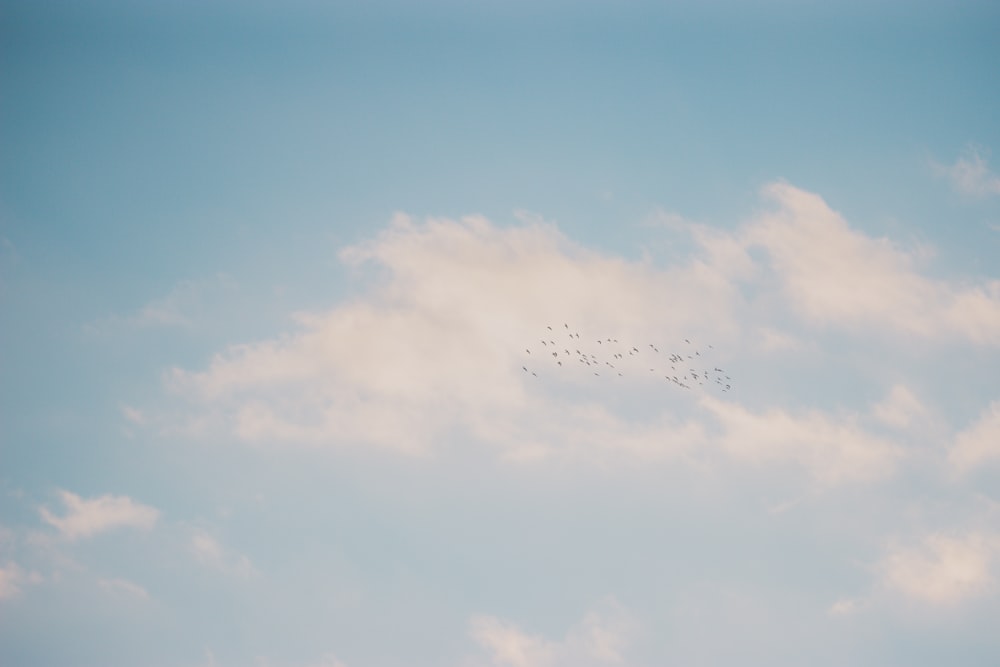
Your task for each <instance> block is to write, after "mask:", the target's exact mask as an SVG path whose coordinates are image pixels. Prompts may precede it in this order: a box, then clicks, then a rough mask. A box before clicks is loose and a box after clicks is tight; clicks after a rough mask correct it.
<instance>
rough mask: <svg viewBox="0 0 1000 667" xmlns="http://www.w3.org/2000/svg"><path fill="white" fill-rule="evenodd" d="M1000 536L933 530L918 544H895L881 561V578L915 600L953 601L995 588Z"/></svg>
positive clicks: (889, 586)
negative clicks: (931, 533) (947, 533)
mask: <svg viewBox="0 0 1000 667" xmlns="http://www.w3.org/2000/svg"><path fill="white" fill-rule="evenodd" d="M998 555H1000V536H997V535H992V534H988V533H979V532H974V533H968V534H964V535H945V534H933V535H929V536H927V537H926V538H924V539H923V540H922V541H921V542H920V543H919V544H916V545H908V546H900V545H895V546H893V547H891V548H890V549H889V552H888V554H887V556H886V557H885V559H884V560H883V562H882V564H881V573H882V582H883V584H884V585H885V586H886V587H887V588H888V589H889V590H891V591H894V592H896V593H898V594H901V595H903V596H905V597H906V598H909V599H912V600H919V601H922V602H926V603H931V604H944V605H951V604H955V603H958V602H961V601H962V600H965V599H967V598H971V597H975V596H979V595H986V594H990V593H992V592H994V591H995V586H994V584H995V578H994V575H993V570H994V564H995V561H996V560H997V557H998Z"/></svg>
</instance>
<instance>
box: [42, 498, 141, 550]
mask: <svg viewBox="0 0 1000 667" xmlns="http://www.w3.org/2000/svg"><path fill="white" fill-rule="evenodd" d="M59 498H60V500H61V501H62V503H63V505H64V506H65V509H66V513H65V514H64V515H63V516H57V515H55V514H53V513H52V512H51V511H50V510H49V509H48V508H47V507H42V508H40V509H39V513H40V514H41V516H42V519H43V520H44V521H45V522H46V523H48V524H50V525H52V526H54V527H55V528H56V530H58V531H59V534H60V535H61V536H62V537H64V538H65V539H68V540H77V539H81V538H86V537H92V536H94V535H97V534H99V533H103V532H106V531H109V530H113V529H116V528H126V527H127V528H139V529H143V530H149V529H151V528H152V527H153V525H154V524H155V523H156V520H157V519H158V518H159V516H160V512H159V510H157V509H155V508H153V507H149V506H148V505H143V504H141V503H137V502H135V501H134V500H132V499H131V498H129V497H128V496H112V495H103V496H99V497H97V498H92V499H89V500H86V499H83V498H81V497H80V496H78V495H76V494H75V493H72V492H70V491H60V492H59Z"/></svg>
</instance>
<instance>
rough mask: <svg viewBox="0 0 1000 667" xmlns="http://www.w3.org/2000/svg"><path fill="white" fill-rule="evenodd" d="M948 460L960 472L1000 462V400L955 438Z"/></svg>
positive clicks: (987, 408)
mask: <svg viewBox="0 0 1000 667" xmlns="http://www.w3.org/2000/svg"><path fill="white" fill-rule="evenodd" d="M948 459H949V461H950V462H951V464H952V466H953V467H954V468H955V470H956V471H958V472H965V471H967V470H969V469H971V468H974V467H976V466H979V465H982V464H985V463H989V462H991V461H997V460H1000V400H997V401H993V402H992V403H990V405H989V406H987V407H986V409H984V410H983V411H982V413H981V414H980V415H979V417H978V419H976V421H975V422H973V423H972V424H971V425H970V426H968V427H967V428H965V429H964V430H962V431H961V432H959V433H958V434H957V435H956V436H955V439H954V441H953V442H952V445H951V449H950V451H949V454H948Z"/></svg>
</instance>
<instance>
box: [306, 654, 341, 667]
mask: <svg viewBox="0 0 1000 667" xmlns="http://www.w3.org/2000/svg"><path fill="white" fill-rule="evenodd" d="M308 667H347V663H345V662H344V661H343V660H339V659H337V656H335V655H334V654H333V653H328V654H326V655H325V656H323V657H322V658H321V659H320V661H319V662H312V663H309V665H308Z"/></svg>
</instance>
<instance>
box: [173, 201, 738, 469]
mask: <svg viewBox="0 0 1000 667" xmlns="http://www.w3.org/2000/svg"><path fill="white" fill-rule="evenodd" d="M343 258H344V259H345V261H347V262H348V263H349V264H351V265H352V266H357V267H360V266H361V265H362V264H366V263H367V264H375V265H376V266H377V267H378V268H380V269H382V270H384V271H385V274H384V275H383V277H382V278H383V279H382V281H381V282H380V283H379V285H378V287H377V288H376V289H375V290H374V292H373V293H371V294H369V295H367V298H366V299H364V300H358V301H355V302H353V303H349V304H346V305H344V306H341V307H339V308H336V309H334V310H333V311H331V312H328V313H324V314H316V315H300V316H299V318H298V322H299V324H300V327H301V328H300V330H299V331H298V332H297V333H295V334H292V335H290V336H287V337H283V338H280V339H275V340H269V341H263V342H259V343H253V344H248V345H239V346H233V347H231V348H230V349H228V350H227V351H225V352H224V353H222V354H219V355H217V356H216V357H215V358H214V359H213V360H212V362H211V364H210V365H209V367H208V369H206V370H205V371H202V372H188V371H182V370H179V369H175V370H174V371H173V373H172V374H171V376H170V381H171V383H172V385H173V386H174V387H176V388H177V389H178V390H179V391H180V392H183V393H184V394H186V395H188V396H193V397H195V398H196V399H200V401H201V402H202V403H203V404H204V405H205V406H207V407H208V408H209V410H208V414H211V415H214V416H215V418H216V420H217V421H221V422H222V423H223V424H224V425H225V428H226V429H227V430H230V431H231V432H233V433H235V434H236V435H237V436H238V437H239V438H241V439H243V440H246V441H249V442H254V441H257V442H261V441H263V442H267V441H272V442H275V441H277V442H283V441H291V442H306V443H315V444H325V443H330V442H331V441H334V442H361V443H372V444H376V445H380V446H385V447H391V448H395V449H400V450H409V451H422V450H424V449H425V448H426V447H427V445H428V443H430V442H432V441H433V440H434V439H435V438H437V437H439V436H440V434H441V433H443V432H446V431H449V430H452V429H455V428H459V429H467V430H471V431H474V432H476V433H477V434H479V435H483V436H485V437H487V438H488V439H491V440H505V441H509V438H508V437H507V435H505V432H506V431H509V430H510V429H511V428H514V429H515V430H517V429H518V427H517V426H514V427H511V426H509V424H510V423H512V422H513V423H523V420H520V421H518V418H519V417H522V416H523V415H524V414H525V413H534V414H535V415H536V416H538V415H542V410H544V409H547V408H549V407H551V406H549V405H548V404H547V401H546V399H545V398H544V396H543V395H542V394H541V392H540V391H539V389H538V386H539V383H536V384H535V385H534V386H529V385H527V384H526V383H525V381H524V380H525V378H524V377H522V371H521V365H522V364H523V363H524V359H522V357H524V348H525V347H526V344H534V345H536V347H537V346H538V342H537V339H538V334H539V329H540V328H541V323H544V322H550V323H557V322H573V324H574V326H575V327H577V328H578V329H579V330H581V331H585V332H587V331H590V332H598V333H599V334H601V335H603V334H605V333H614V334H616V335H620V336H623V337H624V336H629V335H630V336H631V337H633V338H640V339H647V340H649V339H653V340H656V339H658V338H660V337H670V336H672V337H673V338H675V339H680V338H681V336H682V333H683V335H686V336H691V337H695V336H696V335H697V334H698V333H703V332H706V331H714V332H717V333H718V335H726V332H731V331H732V330H733V329H734V327H735V323H734V321H733V320H732V318H731V317H730V315H729V313H730V311H731V308H730V307H728V306H727V302H728V301H729V300H731V299H733V298H735V297H736V294H735V291H734V290H733V288H732V287H731V286H730V285H729V284H728V283H727V282H726V281H725V280H722V279H720V278H719V277H718V276H717V275H715V274H714V273H713V272H712V271H711V270H708V269H707V268H705V267H704V266H701V265H699V266H697V267H694V268H692V269H690V270H665V271H664V270H657V269H655V268H654V267H652V266H651V265H648V264H646V263H629V262H626V261H624V260H621V259H618V258H614V257H606V256H603V255H600V254H598V253H595V252H591V251H588V250H585V249H583V248H580V247H579V246H576V245H574V244H572V243H571V242H569V241H568V240H567V239H566V238H565V237H564V236H562V235H561V234H560V233H559V232H558V231H557V230H556V229H555V227H553V226H551V225H546V224H541V223H538V224H530V225H527V226H523V227H514V228H509V229H501V228H497V227H494V226H492V225H490V224H489V223H488V222H487V221H485V220H483V219H481V218H466V219H463V220H461V221H450V220H430V221H428V222H427V223H426V224H423V225H417V224H415V223H414V222H412V221H411V220H410V219H409V218H406V217H405V216H397V218H395V219H394V221H393V224H392V226H391V227H390V228H389V229H388V230H387V231H385V232H383V233H382V234H381V235H380V236H379V237H378V238H377V239H375V240H374V241H372V242H370V243H366V244H362V245H359V246H355V247H351V248H348V249H347V250H345V251H344V253H343ZM661 303H671V304H673V305H672V307H671V308H668V309H664V308H651V304H661ZM654 334H655V337H654ZM590 342H591V344H593V341H590ZM538 353H540V350H536V354H538ZM539 404H542V410H538V409H537V406H539ZM556 412H558V409H557V410H556ZM602 418H603V417H601V416H596V417H594V419H597V420H600V419H602ZM552 419H553V418H552V417H546V420H547V421H551V420H552ZM542 430H544V429H542ZM491 434H492V435H491ZM534 439H536V438H534V437H529V438H527V440H529V441H530V440H534ZM520 440H521V441H524V439H523V438H521V439H520ZM520 446H521V445H520V444H519V445H518V447H520Z"/></svg>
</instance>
